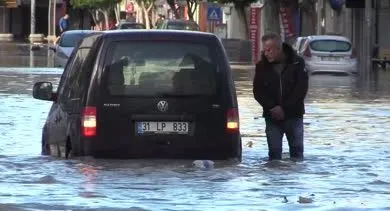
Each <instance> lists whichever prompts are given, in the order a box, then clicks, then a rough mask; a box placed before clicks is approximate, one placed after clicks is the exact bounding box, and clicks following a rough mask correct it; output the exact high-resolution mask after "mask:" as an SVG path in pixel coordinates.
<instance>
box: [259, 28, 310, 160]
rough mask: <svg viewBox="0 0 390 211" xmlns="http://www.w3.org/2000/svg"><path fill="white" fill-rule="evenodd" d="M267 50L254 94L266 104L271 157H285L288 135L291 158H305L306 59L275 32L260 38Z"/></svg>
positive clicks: (269, 154) (266, 130)
mask: <svg viewBox="0 0 390 211" xmlns="http://www.w3.org/2000/svg"><path fill="white" fill-rule="evenodd" d="M261 42H262V44H263V48H264V50H263V51H262V55H261V60H260V61H259V62H258V63H257V64H256V72H255V77H254V80H253V94H254V97H255V99H256V101H257V102H259V104H260V105H261V106H262V107H263V117H264V119H265V124H266V129H265V132H266V136H267V144H268V156H269V160H280V159H282V146H283V142H282V141H283V135H284V134H286V137H287V140H288V145H289V150H290V157H291V159H293V160H302V159H303V148H304V147H303V115H304V114H305V105H304V99H305V97H306V93H307V90H308V74H307V72H306V70H305V61H304V60H303V59H302V58H301V57H299V56H298V55H296V53H295V51H294V50H293V49H292V47H291V46H290V45H288V44H287V43H283V41H282V39H281V37H280V36H279V35H278V34H276V33H268V34H265V35H264V36H263V37H262V38H261Z"/></svg>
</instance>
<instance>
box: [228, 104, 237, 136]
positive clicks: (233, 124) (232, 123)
mask: <svg viewBox="0 0 390 211" xmlns="http://www.w3.org/2000/svg"><path fill="white" fill-rule="evenodd" d="M226 130H227V131H229V132H238V131H239V130H240V121H239V115H238V109H237V108H231V109H229V110H228V111H227V114H226Z"/></svg>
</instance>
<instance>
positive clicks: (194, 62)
mask: <svg viewBox="0 0 390 211" xmlns="http://www.w3.org/2000/svg"><path fill="white" fill-rule="evenodd" d="M108 52H109V53H108V56H107V59H106V64H107V65H105V74H104V75H105V77H107V86H108V90H109V93H110V94H111V95H121V96H153V95H212V94H214V93H215V92H216V82H215V79H216V70H217V65H216V62H215V61H214V59H212V58H213V57H212V49H211V47H210V46H208V45H207V44H200V43H188V42H179V41H126V42H125V41H120V42H114V43H112V44H111V45H110V47H109V51H108Z"/></svg>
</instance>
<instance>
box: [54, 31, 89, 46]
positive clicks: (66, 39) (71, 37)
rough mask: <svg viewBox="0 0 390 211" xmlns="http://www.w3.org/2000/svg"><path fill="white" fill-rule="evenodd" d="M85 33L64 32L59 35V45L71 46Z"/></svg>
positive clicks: (85, 34)
mask: <svg viewBox="0 0 390 211" xmlns="http://www.w3.org/2000/svg"><path fill="white" fill-rule="evenodd" d="M87 35H88V34H87V33H77V34H76V33H73V34H65V35H64V36H62V37H61V40H60V46H61V47H69V48H73V47H75V46H76V45H77V43H78V42H79V41H80V40H81V39H83V38H84V37H85V36H87Z"/></svg>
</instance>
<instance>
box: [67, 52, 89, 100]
mask: <svg viewBox="0 0 390 211" xmlns="http://www.w3.org/2000/svg"><path fill="white" fill-rule="evenodd" d="M89 50H90V49H89V48H82V49H78V50H77V53H76V55H75V58H74V59H73V61H72V62H71V64H69V65H68V66H67V67H66V68H67V69H68V68H70V69H69V70H67V74H66V76H65V77H66V78H65V82H64V85H63V87H62V90H61V93H59V101H60V102H62V103H66V102H67V101H68V100H69V99H70V98H74V97H78V96H75V95H77V94H75V91H76V90H77V91H76V92H81V91H83V90H81V89H80V86H81V85H80V84H79V80H77V79H78V78H79V77H80V75H81V74H82V71H81V65H82V64H83V62H84V60H85V58H86V56H87V55H88V53H89Z"/></svg>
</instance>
